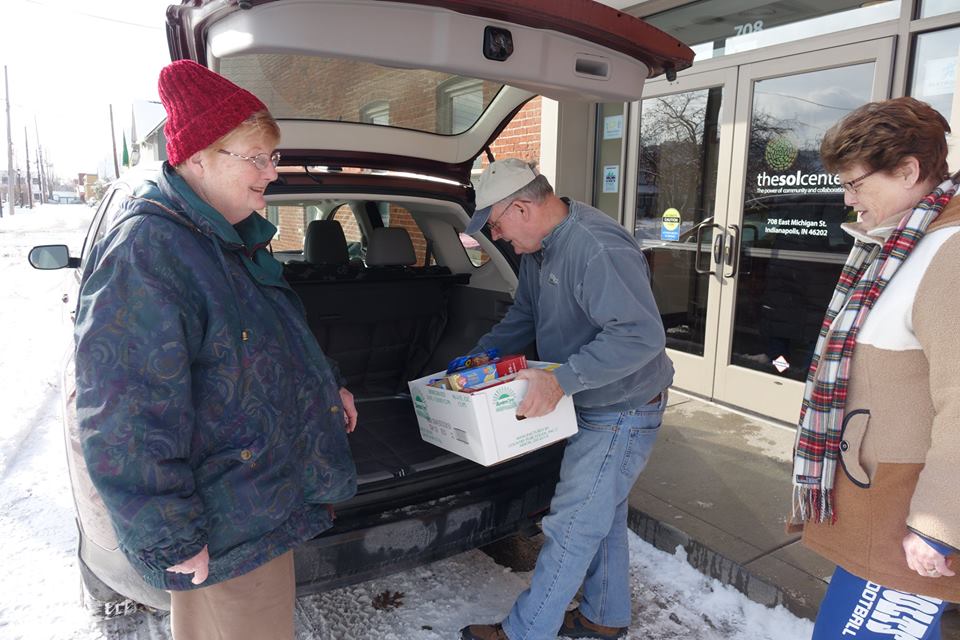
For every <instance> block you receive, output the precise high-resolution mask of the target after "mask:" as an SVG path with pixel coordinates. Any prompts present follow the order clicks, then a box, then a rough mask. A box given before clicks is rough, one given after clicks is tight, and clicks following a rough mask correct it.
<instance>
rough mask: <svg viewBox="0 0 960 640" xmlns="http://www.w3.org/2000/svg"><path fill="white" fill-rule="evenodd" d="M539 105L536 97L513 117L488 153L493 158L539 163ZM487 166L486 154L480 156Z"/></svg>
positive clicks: (539, 100) (539, 99) (538, 99)
mask: <svg viewBox="0 0 960 640" xmlns="http://www.w3.org/2000/svg"><path fill="white" fill-rule="evenodd" d="M540 103H541V98H540V96H537V97H536V98H534V99H533V100H531V101H530V102H528V103H527V104H525V105H524V106H523V108H522V109H521V110H520V111H519V112H518V113H517V115H515V116H514V117H513V120H511V121H510V124H508V125H507V127H506V128H505V129H504V130H503V131H501V132H500V135H499V136H498V137H497V139H496V140H494V141H493V144H492V145H490V151H491V152H492V153H493V157H494V158H497V159H501V158H521V159H523V160H526V161H527V162H538V163H539V162H540ZM481 158H483V165H482V166H487V160H486V154H483V155H481Z"/></svg>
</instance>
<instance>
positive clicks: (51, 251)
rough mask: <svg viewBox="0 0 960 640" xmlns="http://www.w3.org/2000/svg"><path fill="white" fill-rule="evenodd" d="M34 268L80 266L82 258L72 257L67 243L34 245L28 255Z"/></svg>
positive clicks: (46, 268)
mask: <svg viewBox="0 0 960 640" xmlns="http://www.w3.org/2000/svg"><path fill="white" fill-rule="evenodd" d="M27 260H29V262H30V266H31V267H33V268H34V269H44V270H48V269H63V268H64V267H79V266H80V259H79V258H71V257H70V249H69V248H67V245H65V244H46V245H42V246H39V247H34V248H33V249H31V250H30V254H29V255H28V256H27Z"/></svg>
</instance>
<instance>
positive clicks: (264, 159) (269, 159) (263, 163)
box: [217, 149, 280, 171]
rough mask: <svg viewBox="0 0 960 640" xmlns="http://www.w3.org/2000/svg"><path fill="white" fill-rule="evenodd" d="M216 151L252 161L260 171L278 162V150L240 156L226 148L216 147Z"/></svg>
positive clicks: (274, 165)
mask: <svg viewBox="0 0 960 640" xmlns="http://www.w3.org/2000/svg"><path fill="white" fill-rule="evenodd" d="M217 152H219V153H222V154H224V155H227V156H233V157H234V158H240V159H241V160H246V161H247V162H252V163H253V166H255V167H256V168H257V169H259V170H260V171H263V170H264V169H266V168H267V167H269V166H271V165H273V167H276V166H277V165H278V164H280V152H279V151H274V152H273V153H271V154H269V155H268V154H266V153H258V154H257V155H255V156H242V155H240V154H239V153H234V152H232V151H227V150H226V149H217Z"/></svg>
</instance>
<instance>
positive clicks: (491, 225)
mask: <svg viewBox="0 0 960 640" xmlns="http://www.w3.org/2000/svg"><path fill="white" fill-rule="evenodd" d="M515 204H517V201H516V200H511V201H510V204H508V205H507V206H506V207H504V208H503V211H502V212H501V213H500V215H499V216H497V219H496V220H487V228H488V229H490V231H496V232H497V233H501V231H500V221H501V220H503V216H505V215H507V212H508V211H510V207H512V206H513V205H515Z"/></svg>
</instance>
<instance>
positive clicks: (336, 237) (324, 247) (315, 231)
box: [284, 220, 360, 281]
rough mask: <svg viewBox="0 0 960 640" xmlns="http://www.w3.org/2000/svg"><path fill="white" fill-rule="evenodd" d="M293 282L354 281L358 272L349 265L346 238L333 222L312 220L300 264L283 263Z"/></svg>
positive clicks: (339, 227) (305, 238)
mask: <svg viewBox="0 0 960 640" xmlns="http://www.w3.org/2000/svg"><path fill="white" fill-rule="evenodd" d="M284 272H285V274H284V275H286V277H287V280H288V281H293V280H344V279H351V278H355V277H356V276H357V274H358V273H359V272H360V270H359V268H357V267H356V266H354V265H352V264H351V263H350V254H349V252H348V251H347V238H346V236H344V235H343V227H341V226H340V223H339V222H337V221H336V220H311V221H310V224H308V225H307V231H306V233H305V234H304V238H303V261H290V262H288V263H286V265H285V269H284Z"/></svg>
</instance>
